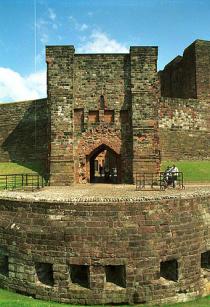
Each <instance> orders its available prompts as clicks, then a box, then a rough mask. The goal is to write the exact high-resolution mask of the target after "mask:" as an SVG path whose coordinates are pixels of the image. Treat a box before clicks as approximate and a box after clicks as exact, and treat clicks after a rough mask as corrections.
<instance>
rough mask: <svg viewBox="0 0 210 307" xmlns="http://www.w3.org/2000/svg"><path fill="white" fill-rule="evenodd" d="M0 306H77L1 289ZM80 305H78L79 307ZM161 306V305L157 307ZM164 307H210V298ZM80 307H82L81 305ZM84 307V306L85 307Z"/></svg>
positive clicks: (165, 306) (163, 306) (143, 306)
mask: <svg viewBox="0 0 210 307" xmlns="http://www.w3.org/2000/svg"><path fill="white" fill-rule="evenodd" d="M0 306H1V307H73V306H75V305H70V304H59V303H54V302H45V301H40V300H35V299H33V298H30V297H27V296H24V295H20V294H16V293H13V292H9V291H7V290H2V289H0ZM78 306H79V305H77V307H78ZM121 306H124V307H125V306H128V305H121ZM135 306H139V307H146V306H148V305H142V304H141V305H138V304H137V305H135ZM157 306H160V305H156V307H157ZM161 306H162V307H209V306H210V296H208V297H204V298H200V299H196V300H195V301H192V302H187V303H179V304H168V305H161ZM80 307H82V306H81V305H80ZM83 307H84V306H83ZM86 307H87V306H86ZM95 307H97V306H95ZM154 307H155V306H154Z"/></svg>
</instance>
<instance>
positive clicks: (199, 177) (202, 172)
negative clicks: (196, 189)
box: [161, 161, 210, 183]
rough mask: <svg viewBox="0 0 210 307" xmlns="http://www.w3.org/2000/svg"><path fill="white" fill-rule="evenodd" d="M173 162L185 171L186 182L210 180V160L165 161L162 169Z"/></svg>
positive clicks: (181, 170)
mask: <svg viewBox="0 0 210 307" xmlns="http://www.w3.org/2000/svg"><path fill="white" fill-rule="evenodd" d="M173 164H175V165H176V166H177V167H178V169H179V171H180V172H183V173H184V181H185V182H203V183H205V182H210V161H177V162H174V161H163V162H162V164H161V170H162V171H164V170H165V169H166V167H167V166H168V165H169V166H171V165H173Z"/></svg>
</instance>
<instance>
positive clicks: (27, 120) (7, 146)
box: [0, 99, 48, 165]
mask: <svg viewBox="0 0 210 307" xmlns="http://www.w3.org/2000/svg"><path fill="white" fill-rule="evenodd" d="M35 110H36V112H35ZM47 126H48V112H47V103H46V99H40V100H36V101H35V100H31V101H23V102H16V103H3V104H0V131H1V133H0V162H8V161H13V162H17V163H20V164H21V163H23V164H24V163H27V162H30V161H39V162H41V163H43V164H44V165H46V162H47V151H48V144H47V143H48V142H47Z"/></svg>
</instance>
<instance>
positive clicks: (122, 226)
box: [0, 185, 210, 304]
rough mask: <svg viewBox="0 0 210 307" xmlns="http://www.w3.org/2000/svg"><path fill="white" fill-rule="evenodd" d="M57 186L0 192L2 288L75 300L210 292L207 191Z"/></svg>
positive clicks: (148, 299)
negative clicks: (92, 194)
mask: <svg viewBox="0 0 210 307" xmlns="http://www.w3.org/2000/svg"><path fill="white" fill-rule="evenodd" d="M54 189H56V188H55V187H54V188H53V189H52V188H47V189H46V190H44V191H41V192H37V193H34V192H1V193H0V284H1V287H4V288H7V289H11V290H13V291H16V292H19V293H23V294H27V295H30V296H33V297H36V298H40V299H44V300H54V301H59V302H66V303H73V304H76V303H78V304H105V303H144V302H145V303H149V304H153V303H154V304H155V303H168V302H178V301H186V300H190V299H193V298H194V297H197V296H200V295H207V294H209V293H210V275H209V268H210V188H209V187H206V188H200V189H193V188H186V190H185V191H165V192H154V193H152V192H151V193H149V192H137V191H135V190H134V187H133V186H132V187H131V186H130V187H126V186H121V187H120V186H117V187H116V188H115V189H116V190H115V193H114V190H113V189H114V188H113V187H112V186H111V185H110V186H109V185H107V187H105V188H103V191H104V192H103V193H102V194H100V193H101V192H97V191H96V192H95V196H94V197H91V196H90V195H89V194H88V193H89V192H90V193H93V191H92V192H91V190H90V191H89V192H87V188H86V187H81V186H80V188H75V189H74V188H66V189H67V190H66V191H67V195H64V194H65V193H64V189H61V190H58V191H57V194H56V192H53V191H55V190H54ZM69 189H70V190H71V191H70V190H69ZM78 189H80V191H79V190H78ZM90 189H93V188H92V187H91V186H90ZM99 190H100V188H99ZM69 191H70V192H69ZM68 193H69V194H68ZM97 193H98V194H97ZM106 194H107V196H106ZM58 195H60V196H58ZM79 195H81V196H79ZM120 195H121V196H120Z"/></svg>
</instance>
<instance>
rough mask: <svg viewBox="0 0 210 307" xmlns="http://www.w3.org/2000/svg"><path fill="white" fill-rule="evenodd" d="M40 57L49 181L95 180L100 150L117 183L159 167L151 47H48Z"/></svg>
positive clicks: (156, 91) (154, 56)
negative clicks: (85, 50) (82, 50)
mask: <svg viewBox="0 0 210 307" xmlns="http://www.w3.org/2000/svg"><path fill="white" fill-rule="evenodd" d="M46 61H47V85H48V110H49V115H50V116H49V117H50V119H49V134H50V138H49V139H50V144H49V148H50V157H49V161H50V165H49V167H50V182H51V184H52V185H69V184H71V183H74V182H75V183H85V182H94V181H93V179H94V176H95V175H94V174H95V160H96V159H97V156H98V155H99V154H101V152H105V153H109V157H112V158H111V159H112V161H115V168H116V170H117V171H116V172H117V180H116V182H121V183H131V182H133V181H134V180H135V174H136V173H140V172H156V171H158V170H159V164H160V156H159V141H158V121H157V111H158V102H159V86H158V78H157V47H131V48H130V53H128V54H75V51H74V47H73V46H47V48H46ZM109 160H110V158H109ZM105 163H106V162H105ZM109 163H111V162H109Z"/></svg>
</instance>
